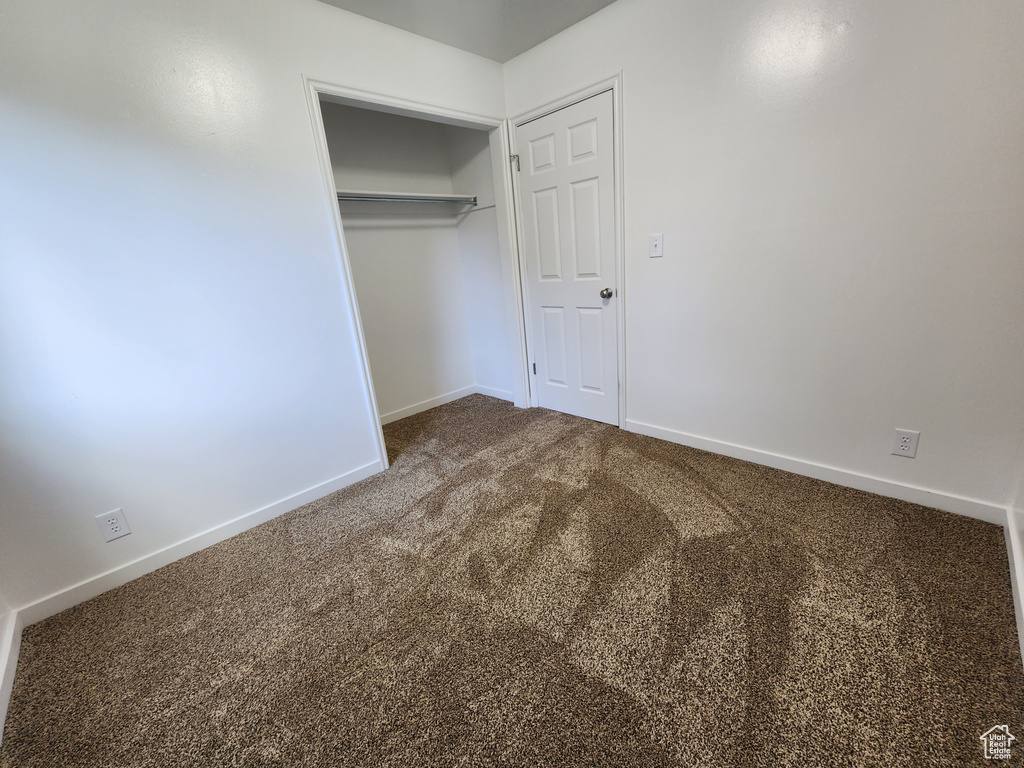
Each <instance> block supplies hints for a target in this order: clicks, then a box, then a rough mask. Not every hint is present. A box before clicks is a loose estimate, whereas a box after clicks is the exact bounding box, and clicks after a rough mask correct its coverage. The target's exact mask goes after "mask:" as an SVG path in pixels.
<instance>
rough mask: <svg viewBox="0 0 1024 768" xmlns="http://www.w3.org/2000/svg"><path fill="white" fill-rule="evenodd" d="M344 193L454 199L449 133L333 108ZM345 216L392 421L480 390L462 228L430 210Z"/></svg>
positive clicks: (373, 356) (337, 169)
mask: <svg viewBox="0 0 1024 768" xmlns="http://www.w3.org/2000/svg"><path fill="white" fill-rule="evenodd" d="M321 108H322V110H323V117H324V128H325V130H326V133H327V143H328V147H329V149H330V153H331V164H332V166H333V167H334V180H335V184H336V185H337V187H338V189H343V190H356V191H361V192H410V193H412V192H415V193H433V194H442V195H450V194H452V178H451V165H450V162H449V159H448V150H447V143H446V142H447V132H446V128H447V126H444V125H441V124H440V123H434V122H427V121H424V120H417V119H413V118H409V117H401V116H399V115H392V114H386V113H383V112H374V111H370V110H366V109H356V108H354V107H347V106H341V105H338V104H329V103H323V104H322V105H321ZM355 208H357V209H361V212H360V213H351V214H350V213H346V212H345V211H346V209H345V208H343V209H342V216H343V222H344V228H345V245H346V247H347V249H348V257H349V263H350V264H351V265H352V276H353V278H354V280H355V288H356V296H357V299H358V301H359V312H360V317H361V320H362V325H363V333H364V335H365V337H366V346H367V351H368V354H369V357H370V369H371V371H372V372H373V385H374V390H375V392H376V394H377V408H378V410H379V411H380V414H381V416H382V417H384V418H385V420H387V419H388V418H389V416H390V415H392V414H397V413H399V412H403V411H405V410H406V409H409V408H413V407H415V406H416V405H417V404H419V403H424V402H427V401H431V400H434V399H436V398H438V397H443V396H444V395H447V394H449V393H452V392H458V391H461V390H464V389H465V388H467V387H471V386H473V383H474V379H473V359H472V353H471V350H470V345H469V328H468V324H467V318H466V303H465V295H464V291H463V286H462V277H461V265H460V261H459V237H458V233H457V231H456V229H455V224H456V220H455V218H454V216H452V215H451V214H450V212H446V213H442V214H440V215H438V214H437V213H436V212H435V211H434V209H431V208H426V207H424V206H423V205H418V206H417V205H395V204H391V203H388V204H372V205H357V206H355Z"/></svg>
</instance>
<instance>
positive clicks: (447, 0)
mask: <svg viewBox="0 0 1024 768" xmlns="http://www.w3.org/2000/svg"><path fill="white" fill-rule="evenodd" d="M613 1H614V0H384V1H383V2H382V0H323V2H325V3H328V4H329V5H334V6H337V7H338V8H344V9H345V10H346V11H352V13H358V14H359V15H360V16H366V17H367V18H370V19H375V20H376V21H382V22H384V23H385V24H390V25H391V26H392V27H398V28H399V29H404V30H407V31H409V32H415V33H416V34H417V35H422V36H423V37H429V38H430V39H431V40H437V41H438V42H440V43H446V44H448V45H451V46H454V47H455V48H461V49H462V50H464V51H469V52H470V53H475V54H477V55H479V56H483V57H485V58H488V59H492V60H494V61H498V62H502V63H504V62H506V61H508V60H509V59H513V58H515V57H516V56H518V55H519V54H520V53H522V52H523V51H528V50H529V49H530V48H533V46H535V45H537V44H538V43H541V42H543V41H545V40H547V39H548V38H549V37H553V36H555V35H557V34H558V33H559V32H561V31H562V30H563V29H566V28H568V27H571V26H572V25H573V24H575V23H576V22H577V21H580V20H581V19H585V18H586V17H587V16H589V15H590V14H592V13H594V12H595V11H599V10H601V9H602V8H604V7H605V6H606V5H611V4H612V2H613Z"/></svg>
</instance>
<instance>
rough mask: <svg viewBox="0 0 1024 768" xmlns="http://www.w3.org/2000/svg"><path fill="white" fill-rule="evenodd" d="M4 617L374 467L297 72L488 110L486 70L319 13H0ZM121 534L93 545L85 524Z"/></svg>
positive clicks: (37, 0) (241, 7) (273, 8)
mask: <svg viewBox="0 0 1024 768" xmlns="http://www.w3.org/2000/svg"><path fill="white" fill-rule="evenodd" d="M3 16H4V23H3V24H2V25H0V71H2V72H4V77H3V78H2V79H0V166H2V167H3V168H4V173H3V176H2V180H0V358H2V359H3V361H4V364H3V366H0V510H2V512H0V515H2V517H0V526H2V531H0V583H2V584H3V585H4V587H5V591H6V597H7V599H8V600H9V601H10V602H11V604H12V605H14V606H15V607H22V606H25V605H26V604H29V603H33V602H34V601H38V600H40V599H41V598H44V597H46V596H48V595H51V594H53V593H55V592H59V591H61V590H64V589H66V588H68V587H69V586H71V585H74V584H76V583H77V582H81V581H84V580H89V579H92V578H93V577H96V576H97V575H98V574H101V573H104V572H106V571H109V570H111V569H117V568H120V567H122V566H124V565H126V564H127V563H129V562H131V561H134V560H136V559H137V558H145V557H147V556H151V555H153V553H156V552H158V551H159V550H161V549H162V548H164V547H168V546H171V545H173V544H175V543H176V542H181V541H183V540H185V539H188V538H189V537H192V536H194V535H196V534H198V533H200V532H202V531H205V530H207V529H210V528H213V527H215V526H218V525H220V524H222V523H225V522H226V521H229V520H232V519H233V518H237V517H239V516H241V515H244V514H246V513H249V512H252V511H253V510H256V509H259V508H261V507H263V506H265V505H268V504H272V503H274V502H277V501H279V500H287V499H289V498H292V497H293V495H294V494H296V493H299V492H301V491H304V490H305V489H309V488H316V487H324V486H321V484H324V483H327V484H328V485H329V484H330V483H331V482H337V481H338V479H339V478H341V479H344V478H345V477H348V476H349V475H347V474H346V473H350V472H357V471H359V470H360V469H361V468H365V467H367V466H368V465H371V464H372V463H373V462H374V461H375V460H376V450H375V437H374V432H373V429H372V422H371V418H370V414H369V412H368V406H367V402H366V398H365V392H364V388H363V385H362V383H361V377H360V372H359V363H358V359H357V351H356V343H355V337H354V334H353V328H352V325H351V323H350V321H349V319H348V314H347V309H346V302H347V301H348V299H347V297H346V295H345V293H344V291H343V290H342V285H341V281H340V277H339V269H338V260H337V254H336V249H335V244H334V233H333V229H332V225H331V219H330V215H329V210H330V209H329V208H328V206H329V205H330V204H331V203H330V201H328V200H327V199H326V196H325V193H324V189H323V184H322V180H321V177H320V171H319V168H318V165H317V156H316V150H315V143H314V138H313V136H314V134H313V129H312V124H311V121H310V117H309V114H308V110H307V105H306V101H305V93H304V90H303V82H302V79H301V75H302V74H306V75H308V76H310V77H314V78H317V79H320V80H323V81H327V82H334V83H337V84H339V85H344V86H349V87H356V88H362V89H366V90H372V91H382V92H385V93H388V94H390V95H392V96H394V97H397V98H405V99H413V100H416V101H418V102H425V103H431V104H436V105H439V106H442V107H445V108H448V109H452V110H460V111H464V112H472V113H477V114H493V115H500V114H502V111H503V104H502V81H501V71H500V67H499V66H498V65H496V64H494V63H493V62H489V61H486V60H484V59H480V58H478V57H475V56H472V55H469V54H465V53H462V52H459V51H456V50H453V49H450V48H447V47H445V46H443V45H440V44H437V43H434V42H432V41H429V40H426V39H422V38H417V37H415V36H413V35H410V34H407V33H404V32H401V31H398V30H395V29H392V28H389V27H385V26H384V25H381V24H377V23H375V22H372V21H369V20H367V19H364V18H362V17H358V16H355V15H352V14H348V13H345V12H343V11H340V10H338V9H335V8H332V7H329V6H327V5H324V4H321V3H318V2H314V0H261V1H260V2H258V3H255V4H254V3H253V2H251V0H219V1H218V2H216V3H200V4H195V3H186V4H182V3H165V2H157V1H156V0H141V1H139V2H124V1H123V0H97V2H92V3H88V4H87V5H82V4H75V3H66V2H58V1H57V0H7V2H5V3H4V12H3ZM115 507H123V509H124V510H125V513H126V515H127V518H128V520H129V522H130V524H131V526H132V529H133V533H132V535H131V536H128V537H126V538H124V539H121V540H119V541H117V542H114V543H112V544H104V543H103V541H102V539H101V538H100V536H99V532H98V531H97V529H96V526H95V524H94V522H93V519H92V518H93V515H95V514H98V513H102V512H104V511H107V510H109V509H112V508H115Z"/></svg>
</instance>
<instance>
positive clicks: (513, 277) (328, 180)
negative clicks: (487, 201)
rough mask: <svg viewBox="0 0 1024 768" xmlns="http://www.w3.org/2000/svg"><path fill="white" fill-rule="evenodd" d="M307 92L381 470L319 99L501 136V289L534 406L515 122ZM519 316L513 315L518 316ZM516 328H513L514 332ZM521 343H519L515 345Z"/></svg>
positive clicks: (385, 97) (328, 89)
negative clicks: (514, 172) (517, 191)
mask: <svg viewBox="0 0 1024 768" xmlns="http://www.w3.org/2000/svg"><path fill="white" fill-rule="evenodd" d="M302 84H303V91H304V92H305V94H306V106H307V107H308V109H309V117H310V122H311V123H312V128H313V138H314V142H315V145H316V153H317V160H318V162H319V164H320V175H321V178H322V181H323V185H324V193H325V195H326V201H327V208H328V212H329V215H330V219H331V222H332V225H333V230H334V246H335V253H336V256H337V260H338V271H339V277H340V280H341V286H342V292H343V294H344V298H345V299H347V303H348V315H349V319H350V321H351V322H352V326H353V328H354V329H355V335H356V347H357V350H358V354H359V362H360V366H361V367H362V374H363V385H364V387H365V388H366V402H367V403H368V404H369V408H370V418H371V421H372V423H373V426H374V429H375V431H376V438H377V454H378V457H379V461H380V468H381V470H382V471H383V470H385V469H387V468H388V452H387V448H386V446H385V445H384V429H383V425H382V424H381V419H380V412H379V409H378V408H377V395H376V392H375V391H374V388H373V375H372V373H371V372H370V358H369V355H368V353H367V348H366V336H365V334H364V332H363V322H362V318H361V316H360V313H359V302H358V300H357V298H356V290H355V281H354V280H353V277H352V265H351V263H350V261H349V256H348V246H347V245H346V243H345V228H344V224H343V222H342V219H341V210H340V208H339V207H338V190H337V185H336V184H335V182H334V168H333V167H332V166H331V157H330V152H329V150H328V146H327V132H326V130H325V129H324V118H323V114H322V112H321V110H320V100H321V99H323V100H324V101H329V102H333V103H335V104H342V105H345V106H349V107H357V108H361V109H369V110H373V111H376V112H388V113H390V114H394V115H402V116H404V117H412V118H416V119H420V120H428V121H430V122H434V123H444V124H447V125H454V126H458V127H461V128H473V129H476V130H481V131H486V132H487V136H488V142H489V143H491V141H492V136H493V134H494V132H495V131H497V132H498V133H497V140H498V142H499V143H500V147H499V148H498V150H496V149H495V147H494V146H493V144H491V153H492V160H493V154H494V152H495V151H500V154H501V158H502V159H503V161H504V162H502V163H500V167H501V168H502V169H503V171H502V173H501V174H500V175H497V174H496V172H497V169H498V167H499V164H497V163H495V162H492V165H491V168H492V173H495V174H496V176H495V178H494V199H495V207H496V213H497V219H498V248H499V252H500V255H501V277H502V288H503V291H504V294H505V296H504V298H505V308H506V312H505V317H506V323H508V324H509V332H508V339H509V346H510V349H509V352H510V354H511V356H512V361H513V367H514V368H517V369H518V370H517V371H515V373H517V374H518V375H517V376H516V377H515V381H516V385H517V386H516V388H515V389H514V390H513V398H514V402H515V405H517V406H519V407H528V406H530V405H532V404H533V398H534V395H533V392H532V391H531V387H530V385H531V381H530V376H529V373H528V371H529V364H528V359H529V357H528V352H527V345H526V342H527V338H526V313H525V302H524V299H523V280H522V270H521V266H520V260H519V228H518V222H517V218H518V214H517V212H516V207H515V204H516V198H515V190H514V186H513V185H514V183H515V182H514V180H513V178H512V164H511V161H510V157H511V155H512V139H511V135H510V134H511V131H512V129H511V125H510V123H509V121H508V120H505V119H504V118H500V117H492V116H488V115H478V114H473V113H471V112H462V111H459V110H453V109H449V108H447V107H442V106H440V105H436V104H428V103H425V102H418V101H413V100H411V99H405V98H401V97H397V96H393V95H391V94H387V93H380V92H374V91H366V90H362V89H358V88H351V87H348V86H345V85H340V84H338V83H330V82H326V81H323V80H318V79H316V78H312V77H308V76H306V75H305V74H303V75H302ZM513 315H514V317H513ZM513 330H514V332H513ZM516 342H518V343H516Z"/></svg>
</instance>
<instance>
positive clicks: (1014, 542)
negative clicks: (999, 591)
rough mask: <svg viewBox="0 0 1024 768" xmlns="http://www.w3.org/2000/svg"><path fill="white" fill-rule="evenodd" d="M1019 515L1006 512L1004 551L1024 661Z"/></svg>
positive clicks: (1023, 548)
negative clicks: (1007, 563) (1008, 558)
mask: <svg viewBox="0 0 1024 768" xmlns="http://www.w3.org/2000/svg"><path fill="white" fill-rule="evenodd" d="M1022 522H1024V521H1022V520H1021V515H1020V514H1019V513H1017V512H1014V511H1013V508H1012V507H1010V508H1009V509H1007V510H1006V549H1007V551H1008V553H1009V556H1010V585H1011V586H1012V588H1013V611H1014V615H1015V616H1016V617H1017V637H1018V639H1019V641H1020V654H1021V659H1024V604H1022V602H1021V593H1020V590H1021V587H1022V586H1024V540H1022V536H1021V534H1022V533H1024V532H1022V531H1021V523H1022Z"/></svg>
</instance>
